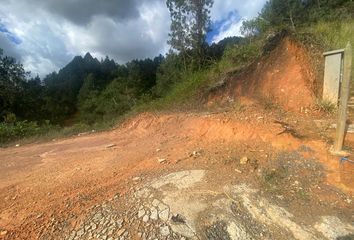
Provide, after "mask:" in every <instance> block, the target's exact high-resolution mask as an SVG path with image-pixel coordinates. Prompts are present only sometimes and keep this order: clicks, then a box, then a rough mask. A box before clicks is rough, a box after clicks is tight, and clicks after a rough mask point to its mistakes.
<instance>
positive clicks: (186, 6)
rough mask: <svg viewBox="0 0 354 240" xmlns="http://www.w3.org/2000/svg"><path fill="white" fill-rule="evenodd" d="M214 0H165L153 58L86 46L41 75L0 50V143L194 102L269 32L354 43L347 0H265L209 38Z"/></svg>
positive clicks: (252, 54)
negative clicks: (162, 33) (236, 30)
mask: <svg viewBox="0 0 354 240" xmlns="http://www.w3.org/2000/svg"><path fill="white" fill-rule="evenodd" d="M212 4H213V1H211V0H203V1H194V0H167V7H168V9H169V10H170V13H171V20H172V24H171V32H170V39H169V44H170V45H171V51H170V52H169V53H168V54H166V56H162V55H160V56H157V57H155V58H153V59H149V58H148V59H143V60H138V59H136V60H133V61H131V62H128V63H126V64H117V63H116V62H114V60H112V59H110V58H108V57H106V58H105V59H102V60H98V59H96V58H93V57H92V56H91V55H90V54H89V53H87V54H86V55H85V56H84V57H81V56H77V57H75V58H74V59H73V60H72V61H71V62H70V63H69V64H68V65H66V66H65V67H64V68H62V69H61V70H59V71H58V72H53V73H51V74H49V75H47V76H46V77H44V78H43V79H40V78H39V77H34V78H33V77H30V75H29V74H28V73H26V72H25V71H24V69H23V66H22V65H21V64H20V63H18V62H17V61H16V60H15V59H13V58H11V57H8V56H4V55H3V54H2V51H0V144H3V143H6V142H9V141H13V140H16V139H19V138H23V137H25V136H32V135H40V136H42V135H45V136H49V137H53V136H57V135H58V131H59V132H62V133H63V135H70V134H71V133H78V132H82V131H88V130H91V129H96V130H97V129H104V128H107V127H111V126H113V125H114V124H115V123H116V121H117V119H118V118H120V117H121V116H124V115H125V114H127V113H129V112H138V111H146V110H162V109H168V110H171V109H173V108H175V109H176V108H179V107H181V106H182V107H183V108H187V107H193V106H195V104H196V103H197V102H198V101H197V100H198V99H199V97H200V96H201V95H202V94H203V90H204V89H207V88H208V87H209V86H210V85H211V84H213V83H215V82H217V81H219V80H220V78H221V77H223V75H225V74H226V73H227V72H229V71H235V70H238V69H241V68H243V67H245V66H247V65H248V64H250V63H251V62H252V61H254V60H255V59H256V58H257V57H259V56H260V54H261V52H262V51H261V49H262V45H263V43H264V41H265V39H267V37H268V36H269V34H270V33H274V32H277V31H279V30H282V29H287V30H289V31H291V32H294V33H295V34H298V35H299V36H300V35H301V36H304V35H307V34H311V36H316V38H315V40H316V41H318V42H317V44H319V45H321V46H322V47H323V48H324V49H326V50H329V49H333V48H343V47H344V46H345V44H346V42H347V41H348V40H351V41H352V43H354V30H353V27H352V26H353V24H354V21H353V19H354V15H353V14H354V2H352V1H350V0H333V1H328V0H316V1H310V0H307V1H300V0H286V1H283V0H269V1H268V2H267V3H266V4H265V6H264V8H263V9H262V11H261V12H260V13H259V15H258V16H257V17H256V18H255V19H251V20H249V21H245V22H244V24H243V26H242V33H243V34H244V36H245V37H232V38H227V39H224V40H223V41H221V42H219V43H217V44H215V43H214V44H211V45H209V44H208V43H207V42H206V34H207V31H208V30H209V29H210V17H209V16H210V8H211V7H212ZM186 29H188V31H185V30H186ZM59 135H60V133H59Z"/></svg>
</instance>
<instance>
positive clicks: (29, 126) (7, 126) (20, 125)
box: [0, 120, 40, 144]
mask: <svg viewBox="0 0 354 240" xmlns="http://www.w3.org/2000/svg"><path fill="white" fill-rule="evenodd" d="M39 131H40V128H39V127H38V125H37V123H36V122H28V121H26V120H25V121H20V122H15V123H6V122H2V123H0V144H3V143H6V142H9V141H13V140H16V139H19V138H23V137H25V136H29V135H34V134H36V133H38V132H39Z"/></svg>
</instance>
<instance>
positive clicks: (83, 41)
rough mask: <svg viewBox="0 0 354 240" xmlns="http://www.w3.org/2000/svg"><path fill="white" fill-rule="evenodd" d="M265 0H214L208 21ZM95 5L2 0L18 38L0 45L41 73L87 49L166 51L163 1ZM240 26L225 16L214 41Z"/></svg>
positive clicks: (98, 52)
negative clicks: (19, 41)
mask: <svg viewBox="0 0 354 240" xmlns="http://www.w3.org/2000/svg"><path fill="white" fill-rule="evenodd" d="M87 1H89V2H87ZM265 1H266V0H255V1H241V0H215V3H214V7H213V9H212V13H211V14H212V20H213V21H221V20H224V16H228V14H229V13H230V12H231V11H235V10H237V12H238V13H239V15H240V16H241V17H244V18H251V17H254V16H256V14H257V12H258V11H259V10H260V9H261V7H262V5H263V4H264V2H265ZM100 4H101V2H100ZM100 4H98V5H97V2H96V0H77V1H72V0H60V1H58V0H1V6H0V21H1V23H2V24H3V25H4V26H5V27H6V28H7V29H8V30H9V31H10V32H11V33H13V34H14V35H15V36H17V37H18V38H19V39H20V40H21V43H20V44H18V45H15V44H13V43H11V42H9V41H8V39H7V40H6V39H5V38H4V36H1V35H0V48H4V49H5V52H8V53H9V54H11V55H13V56H15V57H17V58H18V59H19V60H21V61H22V62H23V63H24V66H25V68H26V70H30V71H31V72H33V73H34V74H37V73H38V74H40V76H42V77H43V76H44V75H45V74H47V73H50V72H52V71H57V70H58V69H59V68H61V67H63V66H64V65H65V64H67V63H68V62H69V61H70V60H71V59H72V58H73V57H74V56H75V55H83V54H85V53H86V52H91V53H92V54H93V55H94V56H96V57H98V58H100V57H104V56H106V55H108V56H110V57H112V58H114V59H115V60H116V61H118V62H120V63H123V62H126V61H129V60H132V59H134V58H145V57H154V56H156V55H158V54H159V53H166V52H167V50H168V46H167V43H166V42H167V38H168V32H169V24H170V20H169V12H168V10H167V7H166V4H165V0H129V1H126V0H105V3H104V4H102V5H100ZM80 7H81V8H80ZM240 26H241V24H240V22H239V21H238V19H235V18H234V19H227V21H224V24H223V26H222V27H221V29H220V31H219V34H218V35H217V36H215V38H214V40H215V41H218V40H221V39H222V38H224V37H227V36H232V35H237V34H239V29H240ZM5 40H6V41H5Z"/></svg>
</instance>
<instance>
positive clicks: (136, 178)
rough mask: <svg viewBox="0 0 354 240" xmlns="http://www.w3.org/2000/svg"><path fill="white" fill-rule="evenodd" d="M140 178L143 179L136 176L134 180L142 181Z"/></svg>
mask: <svg viewBox="0 0 354 240" xmlns="http://www.w3.org/2000/svg"><path fill="white" fill-rule="evenodd" d="M140 180H141V178H140V177H135V178H133V181H134V182H137V181H140Z"/></svg>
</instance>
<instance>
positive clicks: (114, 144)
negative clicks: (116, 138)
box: [106, 143, 117, 148]
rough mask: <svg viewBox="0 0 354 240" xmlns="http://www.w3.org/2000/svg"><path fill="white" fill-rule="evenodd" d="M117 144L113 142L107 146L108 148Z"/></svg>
mask: <svg viewBox="0 0 354 240" xmlns="http://www.w3.org/2000/svg"><path fill="white" fill-rule="evenodd" d="M115 146H117V145H116V144H114V143H112V144H108V145H107V146H106V148H112V147H115Z"/></svg>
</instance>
